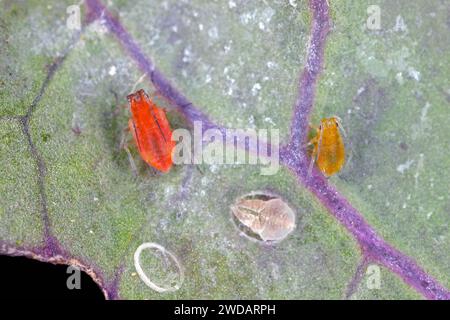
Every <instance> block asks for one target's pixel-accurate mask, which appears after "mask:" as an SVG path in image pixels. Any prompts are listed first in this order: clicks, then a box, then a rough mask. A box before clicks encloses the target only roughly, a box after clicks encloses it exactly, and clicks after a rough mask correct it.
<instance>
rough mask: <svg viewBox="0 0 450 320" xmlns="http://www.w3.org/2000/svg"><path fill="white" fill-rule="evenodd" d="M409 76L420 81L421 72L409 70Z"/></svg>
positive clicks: (411, 68) (410, 68)
mask: <svg viewBox="0 0 450 320" xmlns="http://www.w3.org/2000/svg"><path fill="white" fill-rule="evenodd" d="M408 75H409V76H410V77H411V78H413V79H414V80H416V81H420V72H419V71H417V70H416V69H414V68H413V67H409V68H408Z"/></svg>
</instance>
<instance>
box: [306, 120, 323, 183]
mask: <svg viewBox="0 0 450 320" xmlns="http://www.w3.org/2000/svg"><path fill="white" fill-rule="evenodd" d="M318 134H319V136H318V138H317V136H316V137H315V139H318V140H317V144H314V150H313V152H312V154H311V162H310V163H309V167H308V175H307V176H306V177H307V178H309V177H311V174H312V170H313V167H314V162H315V161H316V157H318V156H319V152H320V146H321V144H322V130H319V129H318ZM315 139H314V140H315Z"/></svg>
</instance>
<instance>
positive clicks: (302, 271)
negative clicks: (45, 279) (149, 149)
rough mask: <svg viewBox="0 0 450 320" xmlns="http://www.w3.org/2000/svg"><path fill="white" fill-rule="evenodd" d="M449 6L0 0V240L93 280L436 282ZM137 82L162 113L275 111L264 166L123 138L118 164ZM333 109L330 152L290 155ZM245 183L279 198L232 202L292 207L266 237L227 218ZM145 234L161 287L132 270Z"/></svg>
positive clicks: (164, 283) (177, 122) (339, 291)
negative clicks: (162, 149) (184, 160)
mask: <svg viewBox="0 0 450 320" xmlns="http://www.w3.org/2000/svg"><path fill="white" fill-rule="evenodd" d="M373 5H376V6H375V7H374V6H373ZM448 7H449V6H448V1H442V0H429V1H422V0H414V1H411V0H401V1H388V0H382V1H377V2H376V3H373V1H366V0H363V1H350V0H328V1H327V0H309V1H308V0H293V1H287V0H286V1H285V0H283V1H282V0H267V1H256V0H255V1H244V0H224V1H209V0H192V1H179V0H164V1H156V0H155V1H153V0H137V1H121V0H112V1H99V0H86V1H85V2H81V3H80V4H79V7H77V6H76V4H75V6H74V1H45V2H43V1H12V0H3V1H1V2H0V252H1V253H2V254H5V255H12V256H14V255H23V256H28V257H31V258H34V259H39V260H42V261H46V262H50V263H64V264H76V265H78V266H80V267H81V268H82V269H84V270H85V271H87V272H88V273H89V274H90V275H91V276H92V277H93V278H94V280H95V281H96V282H97V283H98V284H99V285H100V287H101V288H102V290H103V292H104V294H105V296H106V297H107V298H109V299H182V298H185V299H200V298H202V299H252V298H255V299H260V298H261V299H310V298H314V299H344V298H348V299H423V298H426V299H448V298H449V297H450V293H449V289H448V288H450V263H449V261H450V229H449V221H450V215H449V212H450V196H449V192H448V187H449V183H448V181H449V180H450V149H449V148H448V146H449V145H450V126H449V125H448V119H449V118H450V117H449V116H450V114H449V113H450V105H449V104H450V87H449V82H448V75H449V74H450V70H449V68H450V67H449V66H450V55H449V54H448V53H449V52H450V38H449V37H448V34H449V31H450V30H449V28H450V26H449V9H448ZM77 8H78V9H79V17H80V19H79V20H77V12H78V9H77ZM377 12H378V13H379V17H378V18H379V19H377V17H374V16H373V15H376V14H377ZM377 20H379V25H377ZM77 22H80V24H79V25H77ZM78 27H80V28H79V29H78ZM139 89H145V91H146V92H148V93H155V92H158V93H159V98H158V99H159V100H160V101H159V102H158V103H159V104H161V106H162V107H163V108H165V109H166V110H167V117H168V120H169V122H170V125H171V128H172V129H174V130H175V129H179V128H185V129H187V130H189V131H192V130H193V125H194V122H195V121H202V124H203V129H204V130H206V129H208V128H216V129H218V130H219V132H223V131H224V129H225V128H242V129H247V128H250V129H278V130H279V136H280V143H281V146H280V149H279V155H280V168H279V170H278V171H277V172H276V174H274V175H261V171H260V166H259V165H243V164H242V165H207V164H194V165H174V166H173V167H172V169H171V170H170V172H168V173H167V174H161V173H158V172H156V171H155V170H153V169H151V168H150V167H148V166H147V165H146V164H145V163H144V162H143V161H142V160H140V159H139V155H138V153H137V151H136V150H135V149H134V150H131V156H133V157H134V159H135V162H136V167H137V170H136V171H137V175H134V174H133V170H132V168H131V167H130V162H129V159H128V155H127V153H126V152H125V151H124V150H123V149H121V148H120V144H121V137H122V134H123V132H124V128H126V127H127V123H128V114H127V112H126V109H124V108H121V106H122V105H124V104H126V96H127V95H128V94H129V93H130V92H135V91H137V90H139ZM332 116H338V117H340V118H341V119H342V124H343V125H344V126H345V129H346V131H347V136H346V137H345V138H344V142H345V146H346V154H347V159H346V165H345V167H344V168H343V169H342V170H341V171H340V172H339V173H337V174H335V175H333V176H332V177H330V178H328V179H326V178H324V177H323V176H322V175H321V174H320V172H319V171H318V170H317V169H314V170H313V171H312V173H311V175H308V165H309V163H310V161H309V160H310V158H309V157H308V155H307V153H306V152H307V150H306V149H307V148H306V144H307V137H308V131H309V129H308V128H309V127H308V125H309V123H311V125H312V126H313V127H315V126H317V125H318V124H319V122H320V120H321V119H322V118H329V117H332ZM255 190H261V192H262V193H263V194H268V195H277V196H276V199H278V200H273V199H272V200H270V199H269V200H268V199H259V200H258V201H257V200H252V201H250V202H249V203H248V206H250V207H256V208H260V207H262V208H264V209H263V211H262V212H272V215H273V217H275V216H276V215H277V214H279V215H284V214H286V210H288V209H287V208H286V207H284V204H286V205H287V206H288V208H290V210H292V214H294V215H295V227H294V228H292V231H291V232H290V233H289V234H287V236H285V237H284V238H283V240H282V241H252V240H251V239H250V238H249V237H247V236H244V235H243V232H242V230H241V229H239V227H237V225H236V221H235V220H236V219H235V217H234V215H233V213H232V212H231V209H230V208H231V207H232V206H233V205H234V204H235V203H236V199H240V198H242V197H243V196H245V195H247V194H250V193H252V192H253V191H255ZM260 201H262V202H260ZM266 210H268V211H266ZM288 211H289V210H288ZM289 212H290V211H289ZM288 215H289V214H288ZM278 226H279V225H278ZM250 227H251V228H253V229H254V226H253V225H252V226H250ZM274 230H285V229H276V228H275V229H274ZM254 231H255V230H254ZM256 231H258V229H256ZM265 236H266V239H267V237H269V238H270V237H272V238H273V237H279V235H277V234H275V235H273V234H272V235H269V236H267V235H265ZM145 243H152V244H157V245H158V247H157V248H163V249H161V250H160V253H159V254H158V255H157V256H155V255H151V252H150V251H149V249H145V250H144V249H143V251H142V252H141V255H140V260H139V261H140V265H141V267H142V271H143V272H144V273H145V275H146V276H147V277H148V278H149V279H150V280H151V281H152V282H154V283H157V284H158V285H159V286H160V287H164V288H175V289H176V290H166V291H164V290H162V291H163V292H159V291H157V290H154V289H152V288H151V287H149V286H148V285H146V283H144V281H143V280H142V279H143V278H144V279H145V277H142V276H141V274H138V273H137V270H136V266H135V263H134V258H133V256H134V254H135V252H136V249H137V248H138V247H139V246H140V245H142V244H145ZM161 252H163V253H161ZM169 253H170V254H169ZM155 257H156V258H155ZM176 263H179V265H180V268H178V267H177V264H176ZM179 270H182V272H183V274H182V275H183V281H182V283H181V280H180V272H181V271H179Z"/></svg>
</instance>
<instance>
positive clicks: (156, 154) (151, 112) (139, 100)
mask: <svg viewBox="0 0 450 320" xmlns="http://www.w3.org/2000/svg"><path fill="white" fill-rule="evenodd" d="M127 98H128V101H129V104H130V111H131V118H130V120H129V121H128V126H129V128H130V131H131V132H132V133H133V138H134V141H135V143H136V145H137V147H138V150H139V154H140V155H141V157H142V159H143V160H144V161H145V162H147V163H148V164H149V165H150V166H152V167H154V168H156V169H158V170H159V171H162V172H168V171H169V170H170V168H171V167H172V164H173V163H172V150H173V148H174V146H175V142H174V141H172V140H171V138H172V130H171V129H170V125H169V121H167V117H166V112H165V111H164V110H163V109H161V108H159V107H158V106H157V105H156V104H155V103H154V102H153V101H151V100H150V98H149V97H148V96H147V94H146V93H145V91H144V90H142V89H141V90H139V91H137V92H135V93H133V94H130V95H129V96H128V97H127Z"/></svg>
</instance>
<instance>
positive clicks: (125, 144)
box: [120, 127, 138, 177]
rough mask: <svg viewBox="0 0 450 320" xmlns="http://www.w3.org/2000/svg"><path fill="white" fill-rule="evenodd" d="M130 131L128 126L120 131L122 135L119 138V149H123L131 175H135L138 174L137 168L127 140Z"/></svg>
mask: <svg viewBox="0 0 450 320" xmlns="http://www.w3.org/2000/svg"><path fill="white" fill-rule="evenodd" d="M129 131H130V128H129V127H126V128H124V129H123V131H122V136H121V138H120V149H124V150H125V152H126V153H127V156H128V161H129V162H130V166H131V171H133V175H134V176H135V177H137V176H138V170H137V167H136V163H135V162H134V158H133V156H132V155H131V152H130V149H129V148H128V142H127V136H128V132H129Z"/></svg>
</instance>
